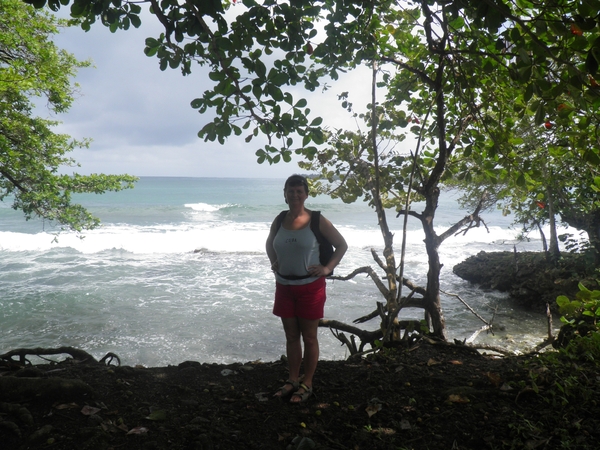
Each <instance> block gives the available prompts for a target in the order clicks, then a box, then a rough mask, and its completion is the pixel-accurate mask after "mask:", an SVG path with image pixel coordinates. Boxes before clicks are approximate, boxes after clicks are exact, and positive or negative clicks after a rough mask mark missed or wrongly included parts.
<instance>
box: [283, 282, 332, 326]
mask: <svg viewBox="0 0 600 450" xmlns="http://www.w3.org/2000/svg"><path fill="white" fill-rule="evenodd" d="M326 298H327V295H326V290H325V277H321V278H319V279H318V280H315V281H313V282H312V283H309V284H300V285H295V284H281V283H276V285H275V305H273V314H275V315H276V316H279V317H281V318H284V319H287V318H291V317H300V318H301V319H308V320H317V319H322V318H323V310H324V309H325V300H326Z"/></svg>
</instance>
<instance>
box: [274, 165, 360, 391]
mask: <svg viewBox="0 0 600 450" xmlns="http://www.w3.org/2000/svg"><path fill="white" fill-rule="evenodd" d="M283 194H284V197H285V202H286V203H287V204H288V206H289V211H287V213H285V212H284V213H282V214H285V216H284V217H283V218H282V219H283V220H278V219H275V220H274V221H273V224H272V225H271V231H270V232H269V237H268V238H267V244H266V249H267V255H268V257H269V259H270V260H271V269H272V270H273V271H274V272H275V279H276V287H275V304H274V306H273V314H275V315H276V316H278V317H281V322H282V323H283V330H284V332H285V339H286V352H287V357H288V364H289V379H288V380H287V381H286V383H285V384H284V385H283V386H282V387H281V388H279V389H278V390H277V392H276V393H275V396H276V397H279V398H287V397H290V396H291V398H290V402H292V403H300V402H304V401H306V400H307V399H308V398H309V397H310V396H311V395H312V392H313V391H312V387H313V376H314V374H315V370H316V368H317V363H318V361H319V341H318V340H317V330H318V327H319V319H321V318H323V309H324V306H325V298H326V293H325V277H326V276H328V275H330V274H331V273H332V272H333V269H334V268H335V266H337V265H338V264H339V262H340V261H341V259H342V257H343V256H344V253H346V250H347V249H348V245H347V244H346V241H345V240H344V238H343V237H342V235H341V234H340V233H339V231H338V230H337V229H336V228H335V227H334V226H333V225H332V223H331V222H330V221H329V220H327V219H326V218H325V217H320V219H319V218H318V216H316V219H313V220H319V228H318V229H319V231H320V232H321V234H322V235H323V236H324V237H325V238H326V239H327V240H328V241H329V242H330V243H331V244H332V245H333V247H334V248H335V251H334V252H333V255H332V256H331V257H330V259H329V261H328V262H326V263H325V264H324V265H322V264H321V263H320V262H319V242H318V241H317V238H316V236H315V234H314V233H313V231H312V230H311V226H310V225H311V218H313V213H312V211H310V210H308V209H306V208H305V207H304V202H305V201H306V199H307V198H308V183H307V181H306V178H304V177H303V176H300V175H292V176H291V177H289V178H288V179H287V180H286V182H285V185H284V187H283ZM302 343H304V377H303V380H302V383H300V365H301V363H302Z"/></svg>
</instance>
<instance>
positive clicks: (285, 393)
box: [273, 380, 300, 399]
mask: <svg viewBox="0 0 600 450" xmlns="http://www.w3.org/2000/svg"><path fill="white" fill-rule="evenodd" d="M288 384H289V385H290V386H292V388H291V389H287V388H286V386H287V385H288ZM299 386H300V384H299V383H298V382H297V381H292V380H287V381H286V382H285V384H284V385H283V386H281V387H280V388H279V389H277V390H276V391H275V394H273V397H279V398H280V399H284V398H287V397H289V396H290V395H292V393H294V391H296V390H297V389H298V387H299Z"/></svg>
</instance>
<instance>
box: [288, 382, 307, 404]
mask: <svg viewBox="0 0 600 450" xmlns="http://www.w3.org/2000/svg"><path fill="white" fill-rule="evenodd" d="M300 389H303V390H304V392H300ZM312 395H313V390H312V387H308V386H307V385H305V384H304V383H300V387H299V389H298V390H297V391H296V392H294V393H293V394H292V397H294V396H297V397H300V401H299V402H290V403H304V402H305V401H306V400H308V399H309V398H310V397H311V396H312Z"/></svg>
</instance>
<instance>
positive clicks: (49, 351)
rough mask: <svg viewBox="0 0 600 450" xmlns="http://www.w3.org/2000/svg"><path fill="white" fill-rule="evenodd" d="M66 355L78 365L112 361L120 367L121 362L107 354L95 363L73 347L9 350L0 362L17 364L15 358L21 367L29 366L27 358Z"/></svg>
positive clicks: (114, 356) (86, 353) (91, 357)
mask: <svg viewBox="0 0 600 450" xmlns="http://www.w3.org/2000/svg"><path fill="white" fill-rule="evenodd" d="M63 354H67V355H69V356H71V358H73V360H74V361H76V362H80V363H96V364H106V365H110V364H111V363H112V361H113V360H116V361H117V365H118V366H120V365H121V360H120V359H119V357H118V356H117V355H115V354H114V353H107V354H106V355H105V356H104V357H103V358H102V359H100V360H99V361H96V358H94V357H93V356H92V355H90V354H89V353H88V352H86V351H84V350H80V349H77V348H74V347H59V348H43V347H37V348H18V349H15V350H10V351H8V352H6V353H4V354H3V355H0V360H5V361H6V362H8V363H13V364H14V363H17V361H16V360H15V359H14V357H15V356H18V357H19V360H18V363H19V364H22V365H31V362H30V361H29V360H28V359H27V356H38V357H43V356H48V355H63Z"/></svg>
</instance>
